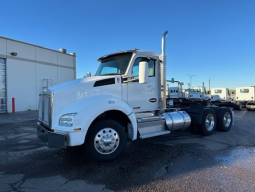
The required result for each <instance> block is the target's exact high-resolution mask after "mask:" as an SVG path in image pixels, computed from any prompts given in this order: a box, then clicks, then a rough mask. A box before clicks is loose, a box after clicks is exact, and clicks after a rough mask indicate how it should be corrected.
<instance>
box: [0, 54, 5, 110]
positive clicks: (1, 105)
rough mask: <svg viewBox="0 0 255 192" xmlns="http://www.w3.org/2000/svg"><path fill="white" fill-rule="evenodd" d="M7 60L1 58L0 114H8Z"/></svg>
mask: <svg viewBox="0 0 255 192" xmlns="http://www.w3.org/2000/svg"><path fill="white" fill-rule="evenodd" d="M5 70H6V65H5V59H1V58H0V113H6V78H5Z"/></svg>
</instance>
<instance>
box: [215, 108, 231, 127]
mask: <svg viewBox="0 0 255 192" xmlns="http://www.w3.org/2000/svg"><path fill="white" fill-rule="evenodd" d="M232 123H233V117H232V111H231V110H230V109H229V108H225V107H224V108H221V109H220V111H219V113H218V115H217V129H218V130H220V131H223V132H227V131H229V130H230V128H231V126H232Z"/></svg>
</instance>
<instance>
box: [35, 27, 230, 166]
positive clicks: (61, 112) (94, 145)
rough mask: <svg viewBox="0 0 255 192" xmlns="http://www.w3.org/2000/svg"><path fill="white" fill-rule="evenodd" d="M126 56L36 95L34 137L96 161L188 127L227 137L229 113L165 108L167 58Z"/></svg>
mask: <svg viewBox="0 0 255 192" xmlns="http://www.w3.org/2000/svg"><path fill="white" fill-rule="evenodd" d="M167 33H168V32H167V31H166V32H165V33H164V34H163V36H162V52H161V54H158V53H155V52H151V51H142V50H128V51H123V52H117V53H113V54H109V55H106V56H103V57H100V58H99V59H98V61H99V62H100V65H99V68H98V70H97V72H96V74H95V76H92V77H90V76H89V75H88V77H86V78H83V79H77V80H74V81H71V82H67V83H64V84H60V85H55V86H52V87H49V88H48V89H45V90H44V92H43V93H41V94H40V97H39V98H40V100H39V122H38V124H37V135H38V137H39V138H40V139H41V140H42V141H44V142H45V143H47V146H48V147H49V148H60V147H68V146H78V145H83V146H84V148H85V149H86V150H87V153H88V154H89V155H90V156H91V157H92V158H94V159H96V160H98V161H108V160H112V159H115V158H116V157H118V156H119V155H120V154H121V153H122V152H123V151H124V149H125V146H126V143H127V140H131V141H133V140H136V139H137V138H141V139H145V138H150V137H155V136H159V135H165V134H170V133H171V132H175V131H181V130H185V129H187V128H189V127H191V128H192V129H193V130H196V131H199V132H201V133H202V134H203V135H211V134H212V133H213V132H214V130H215V129H216V126H217V129H219V130H221V131H228V130H229V129H230V128H231V126H232V125H233V123H234V112H233V111H231V110H230V109H229V108H222V107H210V106H207V105H200V104H193V105H191V106H189V107H187V108H186V109H183V110H180V109H171V108H170V109H169V108H167V107H166V82H167V81H168V80H166V54H165V53H166V52H165V38H166V36H167Z"/></svg>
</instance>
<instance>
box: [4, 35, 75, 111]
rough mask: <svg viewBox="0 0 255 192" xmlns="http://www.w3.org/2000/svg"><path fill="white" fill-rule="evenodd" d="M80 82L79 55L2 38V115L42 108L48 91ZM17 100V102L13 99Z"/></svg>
mask: <svg viewBox="0 0 255 192" xmlns="http://www.w3.org/2000/svg"><path fill="white" fill-rule="evenodd" d="M73 79H76V55H75V53H66V50H65V49H60V51H56V50H51V49H47V48H44V47H40V46H37V45H32V44H28V43H24V42H20V41H16V40H13V39H9V38H5V37H1V36H0V113H6V112H7V113H10V112H12V111H13V110H14V108H13V100H14V101H15V111H27V110H37V109H38V96H39V93H40V92H41V91H43V89H44V88H46V87H48V86H51V85H54V84H59V83H62V82H66V81H70V80H73ZM13 98H14V99H13Z"/></svg>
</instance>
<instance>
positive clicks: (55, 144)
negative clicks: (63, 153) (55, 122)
mask: <svg viewBox="0 0 255 192" xmlns="http://www.w3.org/2000/svg"><path fill="white" fill-rule="evenodd" d="M37 137H38V138H39V139H40V140H41V141H43V142H44V143H46V145H47V146H48V147H49V148H64V147H66V136H65V135H63V134H59V133H54V132H52V131H49V130H47V129H46V128H45V127H43V126H42V125H41V124H40V123H39V122H38V123H37Z"/></svg>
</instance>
